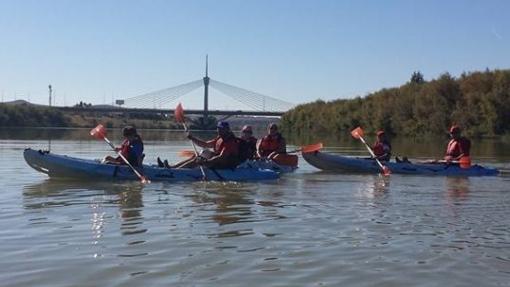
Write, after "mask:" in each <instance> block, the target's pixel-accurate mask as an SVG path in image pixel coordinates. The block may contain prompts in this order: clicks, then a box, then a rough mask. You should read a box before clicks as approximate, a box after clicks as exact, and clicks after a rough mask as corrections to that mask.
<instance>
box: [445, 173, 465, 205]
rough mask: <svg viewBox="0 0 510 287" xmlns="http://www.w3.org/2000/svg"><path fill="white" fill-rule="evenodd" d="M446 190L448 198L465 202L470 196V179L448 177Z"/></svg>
mask: <svg viewBox="0 0 510 287" xmlns="http://www.w3.org/2000/svg"><path fill="white" fill-rule="evenodd" d="M445 184H446V190H447V194H448V197H449V198H450V199H455V200H465V199H467V197H468V195H469V186H470V184H471V183H470V182H469V178H468V177H446V178H445Z"/></svg>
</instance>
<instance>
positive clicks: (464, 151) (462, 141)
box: [444, 125, 471, 162]
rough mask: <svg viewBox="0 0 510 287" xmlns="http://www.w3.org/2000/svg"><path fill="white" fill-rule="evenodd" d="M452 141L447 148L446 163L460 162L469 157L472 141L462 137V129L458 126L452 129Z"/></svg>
mask: <svg viewBox="0 0 510 287" xmlns="http://www.w3.org/2000/svg"><path fill="white" fill-rule="evenodd" d="M449 132H450V137H451V140H450V141H449V142H448V145H447V147H446V154H445V156H444V160H445V161H446V162H452V161H458V160H460V158H462V157H464V156H469V152H470V150H471V141H470V140H468V139H467V138H465V137H463V136H461V129H460V127H459V126H457V125H453V126H452V127H451V128H450V131H449Z"/></svg>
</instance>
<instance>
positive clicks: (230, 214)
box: [190, 182, 254, 236]
mask: <svg viewBox="0 0 510 287" xmlns="http://www.w3.org/2000/svg"><path fill="white" fill-rule="evenodd" d="M194 187H195V190H194V192H193V194H192V195H191V196H190V197H191V199H192V200H193V202H195V203H198V204H203V203H209V204H213V205H214V208H215V209H214V212H213V214H212V215H211V219H212V220H213V221H214V222H216V223H218V224H219V225H225V224H233V223H237V222H241V221H245V220H250V218H251V217H252V210H251V206H252V205H253V204H254V201H253V199H251V198H248V197H247V195H248V194H249V193H250V192H252V191H253V188H251V186H250V185H249V184H240V183H219V182H218V183H208V184H207V185H206V187H205V188H203V187H202V186H199V185H196V186H194ZM226 236H231V235H228V234H226Z"/></svg>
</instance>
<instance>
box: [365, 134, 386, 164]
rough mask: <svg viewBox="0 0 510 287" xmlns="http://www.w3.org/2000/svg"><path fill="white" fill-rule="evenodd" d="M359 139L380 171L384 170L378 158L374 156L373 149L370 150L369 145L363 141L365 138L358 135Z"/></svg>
mask: <svg viewBox="0 0 510 287" xmlns="http://www.w3.org/2000/svg"><path fill="white" fill-rule="evenodd" d="M359 139H360V140H361V142H362V143H364V144H365V147H366V148H367V150H368V152H369V153H370V155H371V156H372V157H373V158H374V159H375V161H376V162H377V164H378V165H379V167H380V168H381V170H382V171H384V166H383V165H382V163H381V162H380V161H379V159H378V158H377V157H376V156H375V153H374V151H372V149H371V148H370V146H368V144H367V142H366V141H365V139H364V138H363V137H362V136H359Z"/></svg>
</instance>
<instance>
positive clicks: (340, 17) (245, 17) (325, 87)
mask: <svg viewBox="0 0 510 287" xmlns="http://www.w3.org/2000/svg"><path fill="white" fill-rule="evenodd" d="M509 15H510V1H506V0H501V1H497V0H487V1H482V0H470V1H468V0H462V1H455V0H452V1H439V0H430V1H413V0H401V1H397V0H394V1H393V0H386V1H377V0H372V1H368V0H365V1H364V0H361V1H354V0H352V1H341V0H336V1H326V0H316V1H312V0H310V1H296V0H294V1H290V0H289V1H287V0H256V1H248V0H245V1H241V0H223V1H219V0H216V1H213V0H210V1H208V0H201V1H193V0H186V1H170V0H163V1H158V0H147V1H129V0H122V1H120V0H119V1H113V0H97V1H95V0H88V1H77V0H76V1H73V0H45V1H42V0H33V1H27V0H0V95H1V97H2V101H12V100H14V99H25V100H29V101H31V102H34V103H41V104H44V103H47V102H48V84H51V85H52V86H53V90H54V96H55V104H57V105H73V104H75V103H77V102H79V101H85V102H91V103H94V104H103V103H111V102H112V99H125V98H130V97H133V96H137V95H140V94H145V93H147V92H151V91H154V90H160V89H164V88H169V87H173V86H176V85H180V84H183V83H187V82H191V81H194V80H198V79H201V78H202V77H203V76H204V65H205V64H204V62H205V55H206V54H208V55H209V76H210V77H211V79H214V80H217V81H221V82H225V83H228V84H231V85H234V86H238V87H242V88H244V89H247V90H251V91H255V92H257V93H260V94H264V95H268V96H272V97H275V98H278V99H281V100H284V101H288V102H291V103H294V104H299V103H306V102H310V101H315V100H317V99H322V100H333V99H338V98H352V97H355V96H363V95H366V94H367V93H370V92H373V91H377V90H379V89H382V88H389V87H394V86H399V85H402V84H404V83H405V82H407V81H408V80H409V79H410V77H411V74H412V73H413V71H421V73H422V74H423V75H424V77H425V79H426V80H430V79H433V78H436V77H438V76H439V75H440V74H442V73H445V72H449V73H450V74H452V75H453V76H459V75H460V74H461V73H462V72H469V71H476V70H485V69H486V68H489V69H508V68H510V17H509ZM201 95H202V91H196V92H194V93H192V94H191V95H189V96H184V97H183V98H181V99H179V101H182V102H183V105H184V106H185V107H189V108H195V107H200V106H201V105H202V102H203V99H202V98H201ZM209 102H210V105H211V107H210V108H230V109H241V108H245V106H244V105H242V104H239V103H237V102H235V101H233V100H231V99H230V98H227V97H225V96H223V95H221V94H220V93H218V92H216V91H214V90H212V91H211V92H210V99H209ZM169 104H170V105H173V103H169Z"/></svg>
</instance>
